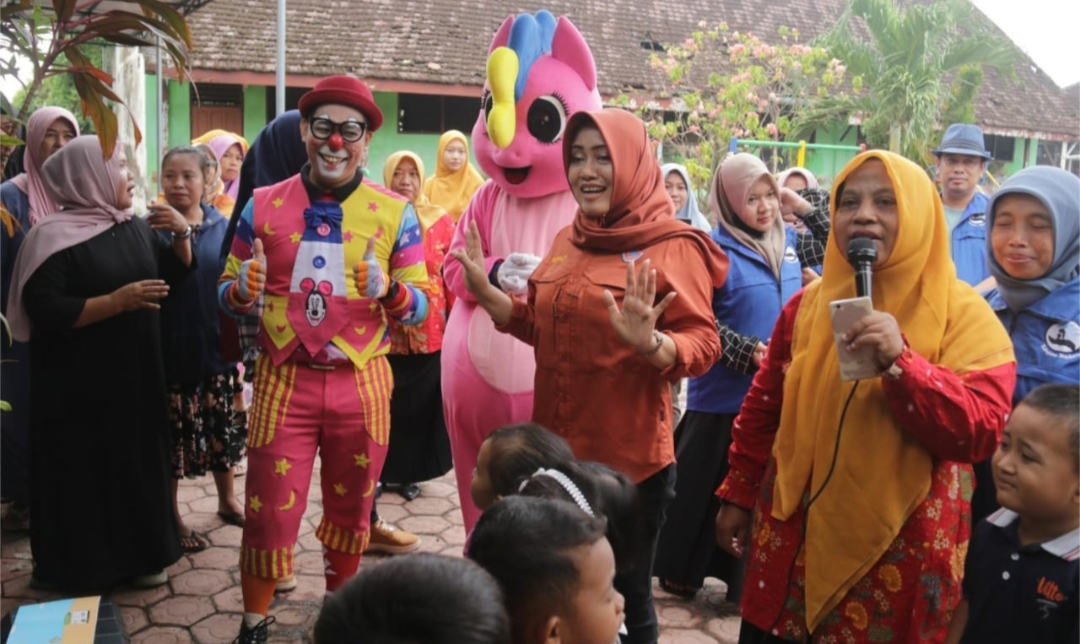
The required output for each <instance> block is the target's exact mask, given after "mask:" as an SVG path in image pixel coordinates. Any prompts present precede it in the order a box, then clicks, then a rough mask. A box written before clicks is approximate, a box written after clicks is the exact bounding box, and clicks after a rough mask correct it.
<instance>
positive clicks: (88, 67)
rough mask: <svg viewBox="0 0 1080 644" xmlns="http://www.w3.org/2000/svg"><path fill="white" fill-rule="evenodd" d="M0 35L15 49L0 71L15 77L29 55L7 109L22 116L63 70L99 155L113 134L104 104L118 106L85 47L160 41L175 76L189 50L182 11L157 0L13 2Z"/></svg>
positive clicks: (112, 118)
mask: <svg viewBox="0 0 1080 644" xmlns="http://www.w3.org/2000/svg"><path fill="white" fill-rule="evenodd" d="M0 35H2V36H3V37H4V39H5V41H6V42H8V43H10V48H11V49H12V50H13V52H14V54H15V56H12V57H11V59H10V60H7V61H0V73H3V74H10V75H12V76H17V59H18V57H22V58H23V59H25V60H28V61H29V62H30V64H31V66H32V70H33V79H32V80H31V81H30V84H29V85H28V86H27V87H26V94H25V95H24V97H23V101H24V103H23V105H13V108H14V109H15V110H16V111H18V112H19V113H20V115H21V114H22V113H23V108H24V107H27V106H31V105H34V101H35V98H36V96H37V94H38V93H39V92H40V91H42V88H43V84H44V83H45V81H46V79H49V78H53V77H55V76H58V75H60V74H66V75H68V76H69V77H70V80H71V82H72V83H73V84H74V87H75V92H76V94H77V95H78V97H79V103H80V107H81V111H82V114H83V115H84V116H85V117H87V118H88V119H90V121H91V122H93V124H94V130H95V131H96V132H97V135H98V138H99V139H100V140H101V147H102V150H103V152H105V154H111V153H112V150H113V148H114V147H115V146H116V139H117V131H118V129H117V122H116V115H115V114H114V113H113V111H112V108H111V106H110V102H112V103H116V104H120V105H123V104H124V103H123V101H122V100H121V99H120V97H119V96H117V95H116V93H115V92H114V91H113V89H112V84H113V78H112V76H110V75H109V74H108V73H106V72H105V71H104V70H102V69H101V66H100V63H98V64H95V63H94V61H92V60H91V59H90V58H89V57H88V56H87V53H86V51H87V50H86V49H85V48H84V46H85V45H87V44H88V43H90V42H93V41H98V42H102V41H103V42H107V43H112V44H115V45H127V46H135V47H157V46H160V47H161V48H162V49H163V50H164V52H165V53H166V55H167V56H168V58H169V59H170V61H171V63H172V64H173V66H174V67H175V68H176V70H177V73H178V75H179V76H180V78H181V79H183V78H185V77H186V76H187V69H188V54H189V51H190V49H191V32H190V30H189V29H188V26H187V22H186V21H185V20H184V16H183V15H182V14H181V13H180V11H178V9H177V8H176V7H175V6H174V3H170V2H165V1H163V0H139V1H137V2H135V1H128V2H124V1H116V0H111V1H109V2H99V1H96V0H88V1H87V0H84V1H83V2H77V1H76V0H49V1H47V2H46V1H43V0H15V1H14V2H10V3H9V4H5V5H4V6H3V8H2V9H0ZM22 118H24V119H25V117H22ZM132 122H133V124H134V116H132ZM134 129H135V143H136V145H137V144H138V143H139V141H141V140H142V132H140V131H139V128H138V126H137V125H135V128H134Z"/></svg>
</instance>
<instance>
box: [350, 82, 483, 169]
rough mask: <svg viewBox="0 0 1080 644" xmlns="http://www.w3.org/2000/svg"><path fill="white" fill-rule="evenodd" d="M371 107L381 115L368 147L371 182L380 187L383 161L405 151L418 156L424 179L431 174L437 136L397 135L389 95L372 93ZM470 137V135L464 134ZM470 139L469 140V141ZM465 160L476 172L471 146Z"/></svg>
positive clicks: (393, 101) (394, 105)
mask: <svg viewBox="0 0 1080 644" xmlns="http://www.w3.org/2000/svg"><path fill="white" fill-rule="evenodd" d="M375 103H376V105H378V106H379V109H380V110H382V113H383V124H382V127H380V128H379V131H378V132H376V133H375V136H373V137H372V138H371V145H370V146H368V169H369V171H370V172H369V176H370V178H371V179H372V180H374V181H377V182H379V183H382V169H383V164H385V163H386V159H387V158H388V157H389V156H390V155H391V154H393V153H395V152H400V151H402V150H409V151H410V152H415V153H416V154H418V155H419V156H420V160H421V161H423V162H424V172H426V173H427V176H431V175H432V174H434V173H435V154H436V152H437V151H438V148H439V136H440V135H438V134H400V133H398V99H397V94H394V93H391V92H375ZM465 134H466V135H471V134H472V133H471V132H466V133H465ZM470 138H471V137H470ZM469 160H470V161H472V164H473V166H475V167H476V169H477V170H479V169H480V166H477V165H476V156H475V155H474V154H473V149H472V144H471V142H470V144H469Z"/></svg>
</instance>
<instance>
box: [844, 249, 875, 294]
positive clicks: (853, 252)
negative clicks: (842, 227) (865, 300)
mask: <svg viewBox="0 0 1080 644" xmlns="http://www.w3.org/2000/svg"><path fill="white" fill-rule="evenodd" d="M876 259H877V246H875V245H874V240H872V239H867V238H866V237H856V238H855V239H852V240H851V241H850V242H848V249H847V261H848V263H849V264H851V265H852V266H853V267H855V292H856V294H858V296H859V297H870V281H871V275H872V271H871V270H870V265H871V264H873V263H874V260H876Z"/></svg>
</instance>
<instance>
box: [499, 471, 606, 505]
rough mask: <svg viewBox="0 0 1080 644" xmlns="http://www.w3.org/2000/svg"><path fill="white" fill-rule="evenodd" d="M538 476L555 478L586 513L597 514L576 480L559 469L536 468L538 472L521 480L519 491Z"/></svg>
mask: <svg viewBox="0 0 1080 644" xmlns="http://www.w3.org/2000/svg"><path fill="white" fill-rule="evenodd" d="M538 476H547V477H550V478H553V479H555V481H556V482H557V483H558V484H559V485H561V486H562V488H563V489H564V490H566V493H567V494H569V495H570V498H571V499H573V500H574V503H577V505H578V507H579V508H581V509H582V510H583V511H584V512H585V514H587V515H589V516H590V517H595V516H596V515H595V514H593V511H592V507H591V506H590V505H589V501H588V500H587V499H586V498H585V495H584V494H582V493H581V490H579V489H578V486H576V485H574V482H573V481H571V480H570V477H568V476H567V475H565V474H563V473H562V472H560V471H559V470H555V469H551V470H545V469H544V468H542V467H541V468H540V469H538V470H536V472H534V473H533V475H532V476H531V477H529V478H527V479H525V480H524V481H522V482H521V485H520V486H519V487H518V492H520V491H522V490H524V489H525V486H526V485H528V483H529V481H531V480H532V479H534V478H536V477H538Z"/></svg>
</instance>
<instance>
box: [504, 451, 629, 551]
mask: <svg viewBox="0 0 1080 644" xmlns="http://www.w3.org/2000/svg"><path fill="white" fill-rule="evenodd" d="M518 492H519V494H521V495H522V496H535V497H542V498H547V499H562V500H564V501H570V502H572V503H575V504H576V505H577V506H578V507H580V508H581V509H582V510H584V511H585V512H586V513H587V514H589V515H591V516H595V517H597V518H600V519H604V520H605V521H606V522H607V528H606V530H605V536H607V539H608V541H609V542H610V543H611V548H612V550H613V551H614V552H615V567H616V568H617V569H619V570H620V571H621V570H623V569H624V568H625V567H626V566H628V565H629V564H630V563H631V562H633V561H634V555H635V554H636V551H637V547H638V541H639V539H638V536H639V532H640V525H639V517H640V516H641V513H640V512H639V511H638V498H637V487H636V486H635V485H634V482H633V481H631V480H630V479H629V478H628V477H627V476H626V475H624V474H622V473H621V472H617V471H615V470H613V469H611V468H610V467H608V466H607V465H604V464H603V463H596V462H594V461H572V462H569V463H564V464H563V465H560V466H558V468H548V469H544V468H541V469H538V470H537V471H536V472H534V473H533V475H532V476H531V477H529V478H528V479H525V480H524V481H522V482H521V485H520V486H519V487H518Z"/></svg>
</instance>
